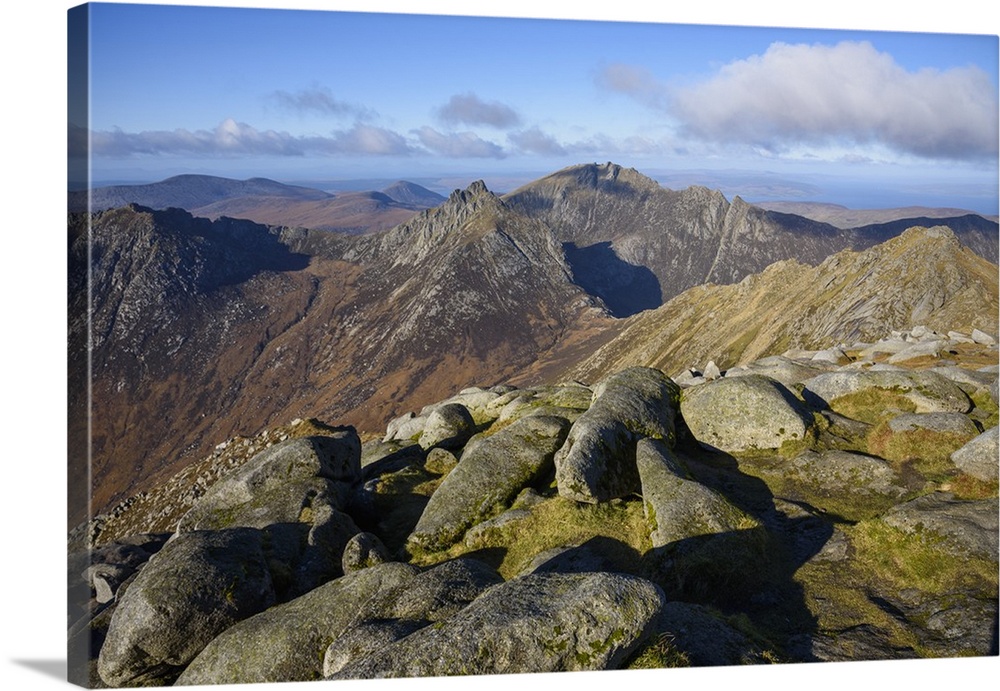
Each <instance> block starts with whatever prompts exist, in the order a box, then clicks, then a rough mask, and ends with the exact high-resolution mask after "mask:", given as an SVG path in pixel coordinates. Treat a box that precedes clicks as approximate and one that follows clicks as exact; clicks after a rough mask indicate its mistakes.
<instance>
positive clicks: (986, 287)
mask: <svg viewBox="0 0 1000 691" xmlns="http://www.w3.org/2000/svg"><path fill="white" fill-rule="evenodd" d="M998 313H1000V295H998V292H997V268H996V265H995V264H992V263H990V262H987V261H986V260H985V259H983V258H981V257H980V256H978V255H976V254H975V253H973V252H972V251H970V250H969V249H968V248H966V247H965V246H964V245H963V244H962V243H961V242H960V241H959V240H958V237H957V236H956V235H955V233H954V232H952V231H951V230H950V229H949V228H946V227H943V226H934V227H931V228H921V227H913V228H910V229H907V230H906V231H904V232H903V233H902V234H900V235H899V236H897V237H895V238H892V239H891V240H888V241H886V242H885V243H882V244H881V245H876V246H875V247H872V248H869V249H866V250H863V251H860V252H854V251H850V250H845V251H843V252H838V253H836V254H833V255H831V256H830V257H828V258H826V259H825V260H824V261H822V262H821V263H819V264H818V265H816V266H808V265H806V264H803V263H801V262H797V261H791V260H789V261H782V262H777V263H775V264H772V265H771V266H769V267H768V268H767V269H765V270H764V271H762V272H760V273H758V274H754V275H751V276H747V277H746V278H744V279H743V280H742V281H740V282H739V283H735V284H731V285H703V286H699V287H697V288H693V289H692V290H690V291H687V292H685V293H683V294H682V295H679V296H677V297H676V298H674V299H673V300H670V301H669V302H667V303H666V304H665V305H663V306H662V307H660V308H657V309H655V310H649V311H646V312H643V313H642V314H639V315H636V316H634V317H632V318H630V319H629V320H626V321H624V322H621V323H620V327H619V329H618V330H617V334H616V336H615V338H614V339H612V340H611V341H609V342H608V343H607V344H605V345H604V346H603V347H601V348H600V349H597V350H596V351H595V352H594V353H593V354H591V355H590V356H588V357H587V358H585V359H584V360H582V361H581V362H580V363H579V364H578V365H577V366H576V367H574V368H571V369H570V370H569V371H568V372H566V375H567V376H572V377H580V378H583V379H592V378H597V377H601V376H604V375H605V374H606V373H608V372H611V371H615V370H617V369H621V368H623V367H627V366H629V365H632V364H646V365H651V366H655V367H660V368H662V369H664V370H666V371H670V372H677V371H680V370H681V369H683V368H684V367H685V366H688V367H690V366H695V367H699V368H700V367H701V366H702V365H705V364H706V363H707V362H708V360H710V359H712V360H714V361H715V363H716V365H718V366H720V367H723V368H731V367H733V366H735V365H738V364H742V363H746V362H751V361H755V360H759V359H760V358H762V357H764V356H766V355H770V354H776V353H781V352H784V351H786V350H789V349H804V350H808V349H812V350H822V349H826V348H828V347H829V346H830V345H837V344H839V345H840V346H842V347H844V346H846V345H847V344H851V343H855V342H866V341H869V342H870V341H877V340H880V339H883V338H887V337H889V336H890V335H891V333H892V332H893V331H899V330H902V329H906V328H908V326H909V325H912V324H921V325H924V326H926V327H929V328H931V329H936V330H937V331H939V332H940V334H939V335H940V338H938V339H936V340H927V339H925V340H924V341H923V345H922V346H921V348H922V349H923V355H924V356H926V357H928V358H944V359H947V356H948V349H949V348H952V347H955V346H956V345H958V346H961V345H962V344H961V343H950V342H949V339H948V338H947V337H946V334H947V332H948V331H949V330H956V329H957V330H962V331H964V332H965V333H966V334H970V333H971V332H972V331H973V330H977V329H978V330H982V331H985V332H990V333H996V332H997V328H998V317H997V315H998ZM897 340H898V339H897ZM908 355H909V356H912V355H914V353H913V352H912V351H911V352H910V353H908ZM905 356H906V355H904V356H901V357H905ZM684 358H686V359H687V360H688V362H684V360H683V359H684Z"/></svg>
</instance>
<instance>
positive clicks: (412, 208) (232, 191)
mask: <svg viewBox="0 0 1000 691" xmlns="http://www.w3.org/2000/svg"><path fill="white" fill-rule="evenodd" d="M442 201H444V197H442V196H441V195H439V194H437V193H436V192H431V191H430V190H428V189H425V188H423V187H421V186H420V185H416V184H414V183H411V182H406V181H402V180H401V181H398V182H396V183H394V184H392V185H390V186H389V187H386V188H385V189H383V190H381V191H353V192H343V193H338V194H331V193H328V192H324V191H321V190H317V189H313V188H310V187H302V186H298V185H286V184H284V183H280V182H275V181H274V180H268V179H266V178H251V179H249V180H232V179H229V178H222V177H216V176H210V175H178V176H175V177H172V178H168V179H166V180H163V181H161V182H155V183H151V184H148V185H113V186H108V187H97V188H95V189H93V190H91V192H90V195H89V210H91V211H103V210H106V209H113V208H116V207H120V206H125V205H127V204H138V205H140V206H145V207H149V208H151V209H168V208H179V209H185V210H187V211H190V212H191V213H192V214H194V215H195V216H203V217H205V218H210V219H217V218H220V217H222V216H229V217H231V218H243V219H248V220H251V221H256V222H257V223H264V224H268V225H285V226H293V227H294V226H302V227H308V228H315V229H319V230H329V231H339V232H345V233H366V232H373V231H378V230H386V229H388V228H391V227H393V226H395V225H398V224H399V223H402V222H403V221H405V220H407V219H409V218H411V217H412V216H413V215H414V214H415V213H416V212H417V211H420V210H421V209H427V208H430V207H432V206H436V205H438V204H440V203H441V202H442ZM69 210H70V211H71V212H76V211H86V210H88V194H87V192H83V191H75V192H70V193H69Z"/></svg>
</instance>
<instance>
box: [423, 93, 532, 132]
mask: <svg viewBox="0 0 1000 691" xmlns="http://www.w3.org/2000/svg"><path fill="white" fill-rule="evenodd" d="M437 114H438V117H439V118H440V119H441V121H442V122H445V123H447V124H449V125H487V126H489V127H495V128H496V129H506V128H508V127H516V126H517V125H518V124H520V122H521V118H520V117H519V116H518V114H517V112H516V111H515V110H514V109H513V108H511V107H510V106H507V105H504V104H503V103H500V102H498V101H492V102H490V103H487V102H486V101H483V100H481V99H480V98H479V97H478V96H476V95H475V94H473V93H467V94H456V95H454V96H452V97H451V99H449V101H448V103H447V104H445V105H443V106H441V107H440V108H439V109H438V111H437Z"/></svg>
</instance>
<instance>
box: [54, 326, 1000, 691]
mask: <svg viewBox="0 0 1000 691" xmlns="http://www.w3.org/2000/svg"><path fill="white" fill-rule="evenodd" d="M995 338H996V334H995V333H994V334H986V333H984V332H982V331H975V332H968V331H967V332H958V331H957V330H951V332H950V333H947V332H946V333H940V332H936V331H934V330H933V329H930V328H927V327H925V326H920V327H913V328H908V329H906V330H901V331H898V332H896V333H894V334H891V335H890V336H889V337H887V338H886V339H884V340H882V341H879V342H872V343H869V342H857V343H850V344H845V345H843V346H842V347H838V348H836V349H828V350H818V351H804V350H796V351H788V352H786V353H785V354H784V355H782V356H780V357H770V358H765V359H762V360H758V361H754V362H749V363H746V364H745V365H743V366H741V367H739V368H729V369H727V368H725V367H723V368H717V369H718V371H717V373H716V372H715V371H712V372H709V371H708V368H705V371H697V372H684V373H682V374H681V375H676V376H674V377H668V376H666V375H665V374H664V373H663V372H662V371H660V370H657V369H654V368H649V367H630V368H626V369H624V370H620V371H617V372H615V373H612V374H611V375H608V376H607V377H605V378H603V379H601V380H598V381H595V382H593V383H592V384H583V383H580V382H565V383H561V384H556V385H546V386H537V387H529V388H517V387H514V386H509V385H506V386H495V387H489V388H469V389H465V390H463V391H461V392H460V393H458V394H455V395H454V396H452V397H450V398H448V399H444V400H441V401H439V402H437V403H435V404H432V405H430V406H428V407H427V408H425V409H424V410H421V411H415V412H414V413H412V414H410V415H406V416H403V417H402V418H400V419H398V420H394V421H393V422H392V423H391V424H390V425H389V426H388V428H387V429H386V430H385V435H384V436H383V437H382V438H380V439H373V440H371V441H368V442H365V443H363V444H362V442H361V440H360V438H358V436H357V433H356V432H355V431H354V430H353V429H352V428H350V427H328V426H325V425H322V424H321V423H317V422H315V421H295V423H294V424H292V425H289V426H288V427H286V428H282V429H280V430H275V431H274V432H273V433H270V434H269V435H267V437H266V438H265V437H261V438H259V439H257V440H255V441H250V442H249V443H245V442H243V441H240V440H234V441H231V442H228V443H223V444H220V446H219V448H218V449H217V450H216V453H213V455H212V456H210V457H209V458H206V460H205V462H204V464H203V465H202V471H201V473H200V474H198V475H197V477H199V478H202V479H200V480H197V481H196V482H197V483H200V485H201V489H200V490H198V492H196V494H197V495H198V496H194V497H192V496H191V493H190V486H191V482H192V478H193V476H192V475H191V474H187V475H184V474H181V475H178V476H177V477H175V478H174V479H172V480H171V481H170V482H167V483H164V485H163V488H164V489H163V492H162V493H161V494H160V495H158V498H157V500H156V501H149V497H148V496H147V497H145V498H138V499H135V500H134V501H129V502H125V503H123V504H122V505H121V506H120V507H119V509H117V510H116V511H115V512H113V515H110V516H108V517H105V518H104V519H103V520H102V521H98V522H95V523H93V524H91V526H90V528H89V530H81V531H79V532H78V533H77V534H76V536H75V537H76V542H75V546H76V547H77V548H81V549H82V548H85V547H89V548H90V549H91V550H92V551H91V552H90V553H89V555H88V553H87V552H86V551H84V552H81V553H80V555H79V556H77V557H75V558H72V559H71V562H70V566H71V573H70V577H71V579H72V582H74V583H75V584H76V588H77V593H78V594H79V596H80V600H79V601H77V602H76V603H75V604H76V605H77V606H78V609H76V610H74V611H73V612H71V618H72V619H73V620H74V622H75V623H74V625H73V626H72V628H71V635H72V638H71V651H75V655H71V662H72V663H73V664H72V666H73V669H74V670H75V672H76V673H77V674H79V675H82V677H83V678H89V679H90V681H91V682H93V683H95V684H96V685H114V686H134V685H148V684H156V685H165V684H172V683H177V684H204V683H240V682H250V681H290V680H308V679H320V678H331V679H348V678H372V677H385V676H415V675H416V676H435V675H451V674H490V673H518V672H536V671H562V670H579V669H610V668H635V667H664V666H678V665H705V664H708V665H717V664H746V663H770V662H802V661H823V660H859V659H891V658H895V659H900V658H910V657H951V656H958V655H996V654H997V648H996V646H997V628H996V627H997V624H996V622H997V596H998V582H997V553H998V550H997V541H998V526H997V514H998V506H997V480H996V468H997V467H998V465H1000V457H998V449H997V446H996V443H995V435H996V429H997V420H998V408H997V381H998V366H997V364H996V363H997V357H998V355H997V346H996V342H995ZM934 341H943V342H945V343H946V344H947V352H946V355H947V357H943V358H934V359H931V358H928V357H927V356H926V354H924V352H923V350H922V349H921V346H922V345H924V344H926V343H931V342H934ZM890 359H892V360H893V361H892V362H889V360H890ZM706 374H708V375H709V376H705V375H706ZM458 408H462V409H464V414H460V413H459V411H458ZM446 410H447V411H451V412H448V413H447V414H445V413H444V412H443V411H446ZM439 412H440V413H441V414H437V413H439ZM296 430H297V431H296ZM425 435H426V436H425ZM592 438H600V439H604V440H605V441H604V442H602V443H600V444H597V445H595V446H594V448H595V449H597V448H600V449H602V451H601V453H596V452H595V453H587V454H582V455H576V454H574V449H578V448H580V445H581V444H584V443H585V440H587V439H592ZM239 448H245V449H247V453H236V452H234V450H236V449H239ZM251 448H253V449H259V451H257V452H256V453H253V452H252V451H250V449H251ZM223 468H225V470H223ZM293 469H295V470H293ZM289 473H292V475H289ZM293 475H294V477H295V478H297V479H295V480H294V481H290V480H289V478H291V477H292V476H293ZM602 477H604V478H606V479H605V480H601V479H600V478H602ZM581 478H592V479H593V480H592V483H591V484H589V485H588V482H583V483H582V484H581V482H582V481H581ZM608 480H614V481H608ZM582 486H591V487H592V488H594V489H595V490H599V491H596V492H587V493H581V487H582ZM501 488H503V489H502V490H501ZM174 492H178V493H181V494H183V495H184V496H185V497H187V498H183V499H182V498H181V497H178V498H177V500H175V501H173V502H172V503H173V505H174V506H175V507H176V510H174V511H172V512H162V511H161V512H159V513H157V506H158V505H160V504H161V502H166V501H167V497H168V496H169V495H170V494H172V493H174ZM477 497H478V498H479V500H478V501H477ZM187 507H190V508H187ZM431 536H432V537H431ZM956 557H957V558H956ZM186 574H187V575H186ZM88 600H89V602H88Z"/></svg>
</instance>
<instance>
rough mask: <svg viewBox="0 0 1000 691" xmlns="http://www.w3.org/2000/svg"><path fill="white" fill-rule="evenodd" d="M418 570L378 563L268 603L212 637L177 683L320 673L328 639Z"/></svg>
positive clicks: (249, 680) (286, 678)
mask: <svg viewBox="0 0 1000 691" xmlns="http://www.w3.org/2000/svg"><path fill="white" fill-rule="evenodd" d="M417 572H418V569H417V568H416V567H415V566H410V565H408V564H401V563H397V562H390V563H386V564H378V565H376V566H373V567H371V568H369V569H362V570H360V571H355V572H353V573H350V574H348V575H346V576H344V577H342V578H338V579H337V580H334V581H330V582H329V583H326V584H324V585H322V586H320V587H319V588H316V589H315V590H312V591H310V592H308V593H306V594H305V595H302V596H301V597H299V598H296V599H295V600H292V601H290V602H287V603H285V604H282V605H277V606H275V607H271V608H270V609H268V610H267V611H264V612H261V613H260V614H258V615H257V616H255V617H251V618H249V619H247V620H245V621H243V622H240V623H239V624H237V625H236V626H232V627H230V628H229V629H227V630H226V631H225V632H223V633H222V634H221V635H219V636H217V637H216V638H215V639H213V640H212V641H211V643H209V644H208V645H207V646H205V649H204V650H203V651H202V652H201V654H199V655H198V656H197V657H196V658H195V659H194V660H192V661H191V663H190V664H189V665H188V666H187V669H185V670H184V673H183V674H182V675H181V676H180V677H179V678H178V679H177V685H178V686H181V685H198V684H250V683H259V682H282V681H307V680H311V679H319V678H320V677H321V676H322V673H323V655H324V652H325V651H326V649H327V647H328V646H329V645H330V643H331V641H333V639H335V638H337V637H338V636H339V635H340V634H342V633H343V632H344V631H345V630H346V629H347V628H348V627H349V626H351V625H353V624H354V623H356V621H357V617H358V613H359V612H360V611H361V609H362V608H363V607H364V606H365V604H366V603H367V602H368V601H369V600H371V599H372V598H373V597H376V596H377V595H378V594H379V593H380V592H382V591H384V590H389V589H392V588H395V587H398V586H400V585H401V584H403V583H406V582H408V581H410V580H412V579H413V577H414V576H415V575H416V574H417Z"/></svg>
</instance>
